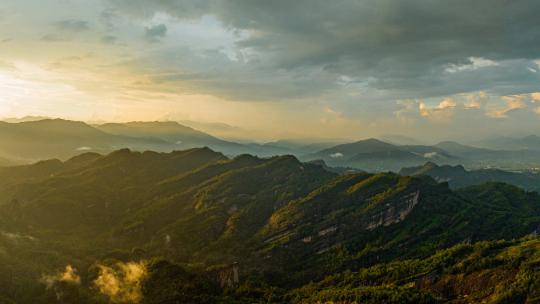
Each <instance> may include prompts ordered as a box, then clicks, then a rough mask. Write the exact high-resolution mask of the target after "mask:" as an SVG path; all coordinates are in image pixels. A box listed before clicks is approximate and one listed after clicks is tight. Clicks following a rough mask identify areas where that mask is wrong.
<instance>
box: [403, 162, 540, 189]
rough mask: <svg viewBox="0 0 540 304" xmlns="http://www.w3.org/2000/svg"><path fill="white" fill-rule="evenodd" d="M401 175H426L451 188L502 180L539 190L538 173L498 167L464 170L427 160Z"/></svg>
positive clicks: (539, 178)
mask: <svg viewBox="0 0 540 304" xmlns="http://www.w3.org/2000/svg"><path fill="white" fill-rule="evenodd" d="M399 174H401V175H410V176H420V175H428V176H431V177H432V178H434V179H435V180H437V181H439V182H448V183H449V184H450V187H452V188H462V187H466V186H472V185H477V184H481V183H486V182H503V183H508V184H513V185H516V186H519V187H521V188H523V189H526V190H534V191H538V190H540V174H537V173H529V172H521V173H518V172H508V171H503V170H499V169H479V170H466V169H465V168H464V167H463V166H461V165H457V166H450V165H442V166H438V165H437V164H435V163H433V162H427V163H425V164H424V165H423V166H417V167H409V168H403V169H401V170H400V171H399Z"/></svg>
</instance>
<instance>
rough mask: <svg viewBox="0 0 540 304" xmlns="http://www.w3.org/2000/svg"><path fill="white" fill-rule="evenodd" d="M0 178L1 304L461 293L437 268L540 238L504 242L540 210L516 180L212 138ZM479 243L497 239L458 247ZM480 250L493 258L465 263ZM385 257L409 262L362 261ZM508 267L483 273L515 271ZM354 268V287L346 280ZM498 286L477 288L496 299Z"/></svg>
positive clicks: (16, 170)
mask: <svg viewBox="0 0 540 304" xmlns="http://www.w3.org/2000/svg"><path fill="white" fill-rule="evenodd" d="M375 144H377V145H379V144H378V143H375ZM379 147H382V148H386V147H387V146H385V145H379ZM343 151H349V150H343ZM0 190H1V191H0V272H1V273H11V274H14V275H12V276H11V277H5V276H3V277H2V280H0V290H2V291H3V292H2V295H3V296H4V297H5V300H4V301H5V302H7V303H10V302H9V301H14V300H15V299H16V300H17V303H55V302H60V303H66V302H68V303H107V302H109V301H112V302H115V301H116V302H122V301H123V302H130V301H131V300H130V301H127V300H125V299H124V298H122V299H123V300H119V299H117V298H115V297H117V296H120V295H122V296H128V295H132V296H134V297H135V296H137V297H138V298H137V301H139V302H140V301H142V302H141V303H176V302H181V303H254V302H255V303H259V302H266V303H268V302H270V303H284V302H292V303H311V301H312V300H317V299H320V300H323V299H324V300H325V301H328V300H330V299H338V298H340V297H341V298H343V299H364V300H363V301H365V302H366V303H380V301H383V300H381V299H386V298H387V299H389V300H388V301H389V302H388V303H421V302H414V301H428V302H425V303H438V301H439V302H440V301H454V300H458V299H460V298H462V297H463V296H465V295H468V294H469V291H468V290H469V289H467V288H468V287H466V286H468V285H465V284H466V282H464V283H455V282H453V281H445V280H443V279H441V278H443V277H444V278H447V277H448V276H449V275H458V274H460V273H464V274H467V275H470V274H471V273H475V272H474V271H476V272H478V273H480V271H482V270H483V271H487V270H488V269H493V268H494V267H503V266H502V265H508V264H510V263H511V261H514V260H511V259H514V257H515V249H512V246H514V247H515V246H518V247H519V248H524V249H523V250H524V253H523V259H517V258H516V260H515V261H516V263H517V262H519V263H525V264H523V265H529V264H526V263H529V262H530V263H533V262H534V257H533V256H532V253H525V251H526V249H525V248H528V247H527V246H536V245H529V243H526V241H523V243H520V242H521V241H512V242H501V243H497V242H496V240H504V239H506V240H512V239H517V238H522V237H527V236H528V235H531V234H535V233H536V231H537V229H538V226H539V224H540V195H539V194H538V193H536V192H527V191H525V190H522V189H520V188H518V187H515V186H512V185H508V184H503V183H494V182H490V183H486V184H480V185H475V186H470V187H466V188H460V189H457V190H456V189H452V188H450V187H449V186H448V184H447V183H439V182H437V181H436V180H435V179H433V178H431V177H429V176H426V175H418V176H401V175H398V174H395V173H365V172H359V173H351V174H341V175H340V174H336V173H334V172H330V171H328V170H326V169H325V167H324V166H322V165H320V164H318V163H305V162H301V161H300V160H298V159H297V158H296V157H294V156H290V155H284V156H275V157H269V158H259V157H256V156H252V155H247V154H244V155H239V156H236V157H232V158H231V157H227V156H226V155H224V154H222V153H219V152H214V151H212V150H211V149H209V148H193V149H188V150H183V151H175V152H171V153H159V152H151V151H147V152H135V151H130V150H127V149H122V150H117V151H114V152H112V153H109V154H104V155H102V154H97V153H92V152H88V153H84V154H81V155H78V156H75V157H73V158H70V159H68V160H66V161H59V160H49V161H42V162H39V163H36V164H32V165H26V166H16V167H6V168H2V169H0ZM483 241H489V242H493V243H489V242H488V243H486V244H494V245H486V246H488V247H487V248H488V249H489V250H488V249H486V250H483V251H482V248H483V247H482V246H483V245H481V244H483V243H478V244H479V245H460V244H469V243H476V242H483ZM533 244H535V243H533ZM452 246H458V247H454V248H453V249H452V248H451V247H452ZM490 246H491V247H490ZM448 248H450V249H448ZM463 248H464V249H463ZM442 249H446V250H448V251H445V252H443V253H437V250H442ZM456 252H457V253H456ZM499 253H500V254H505V253H506V254H512V255H511V256H510V257H509V258H508V259H504V258H499V257H498V254H499ZM479 255H480V257H484V256H486V259H485V261H486V263H485V264H482V263H480V262H479V263H478V264H476V266H475V267H476V268H474V269H469V268H466V265H467V263H470V261H471V259H473V258H474V259H480V258H479V257H478V256H479ZM156 257H161V258H160V259H157V258H156ZM426 259H427V260H426ZM443 261H447V262H443ZM491 261H493V262H491ZM488 262H489V263H488ZM441 263H442V264H441ZM445 263H446V264H445ZM505 263H506V264H505ZM126 265H128V266H126ZM137 265H138V266H137ZM386 265H390V266H386ZM393 265H396V266H393ZM441 265H447V266H448V267H450V266H451V265H455V266H453V267H454V268H452V269H454V270H452V269H447V268H444V267H443V266H441ZM137 267H140V269H139V268H137ZM377 267H379V268H377ZM381 267H391V268H393V269H394V268H395V267H398V268H395V269H402V268H403V269H408V270H407V272H402V271H400V272H399V273H400V274H399V275H398V274H395V275H393V274H392V272H391V271H386V272H384V273H383V274H380V277H379V279H375V278H374V279H373V280H371V279H366V277H365V276H364V275H361V274H366V275H368V274H369V275H370V276H371V275H375V274H377V273H378V272H377V271H378V270H377V269H381ZM399 267H402V268H399ZM407 267H409V268H407ZM441 267H442V268H441ZM73 269H76V274H74V273H75V270H73ZM125 269H128V270H129V271H140V273H144V277H142V274H141V279H140V281H136V282H137V286H138V287H137V286H135V287H130V286H127V284H128V283H129V281H126V282H124V283H122V284H124V285H120V286H118V287H117V288H118V289H115V290H123V289H122V288H134V289H133V290H135V291H136V292H137V294H131V293H128V294H119V292H120V291H117V293H115V294H111V293H108V290H109V289H99V288H98V289H96V286H101V285H99V284H102V283H103V280H104V279H103V275H104V272H105V274H107V275H108V277H109V279H111V280H112V278H114V280H123V279H122V278H125V276H127V272H125V271H127V270H125ZM137 269H139V270H137ZM351 269H352V270H353V271H354V272H353V273H352V274H351V273H349V272H348V271H350V270H351ZM59 270H61V271H65V272H64V273H62V274H61V275H54V273H55V271H59ZM396 271H398V270H396ZM403 271H405V270H403ZM66 273H68V274H66ZM129 273H131V272H129ZM507 275H508V276H509V277H504V278H503V277H501V278H499V277H497V278H494V279H493V280H494V281H492V282H491V281H490V282H489V283H485V284H487V285H488V286H498V285H497V284H500V283H503V282H506V281H507V280H512V277H511V276H514V277H515V276H518V275H520V273H508V274H507ZM524 275H525V274H524ZM431 277H433V278H434V279H433V280H432V283H430V284H432V285H426V284H424V283H422V282H424V281H425V280H428V279H430V278H431ZM55 278H56V279H55ZM75 278H78V279H75ZM435 278H437V279H435ZM448 278H449V277H448ZM48 279H51V280H52V281H51V280H49V281H51V282H50V284H49V283H48V281H47V280H48ZM351 280H354V282H357V283H354V284H356V285H355V286H357V287H358V288H355V289H348V291H345V290H342V289H340V286H344V284H349V283H348V282H352V281H351ZM364 280H369V284H366V283H360V282H366V281H364ZM471 280H473V278H471ZM529 280H532V281H531V282H536V281H535V279H529ZM44 282H45V283H44ZM122 282H123V281H122ZM310 282H318V283H316V284H314V283H310ZM385 282H388V283H389V284H390V282H392V283H391V284H393V285H394V286H399V288H398V289H395V290H393V289H389V288H388V285H385V284H386V283H385ZM411 282H416V283H415V284H419V285H416V286H420V287H415V286H413V285H410V284H411ZM430 282H431V281H430ZM351 284H352V283H351ZM457 284H460V285H459V286H456V285H457ZM531 284H532V283H531ZM21 286H25V288H21ZM325 286H327V287H325ZM368 286H371V287H368ZM430 286H431V287H430ZM433 286H439V287H437V288H436V287H433ZM519 286H521V285H519ZM449 288H451V289H452V292H449V290H450V289H449ZM501 288H502V287H501ZM501 288H494V289H490V290H489V292H487V291H486V293H483V294H480V293H479V294H477V295H476V296H478V297H483V298H484V299H487V298H488V297H497V298H500V297H503V295H502V293H504V290H506V289H501ZM508 288H509V287H508ZM516 288H517V287H516ZM129 290H131V289H129ZM179 290H182V292H178V291H179ZM501 290H502V291H501ZM516 290H517V289H516ZM308 291H312V292H308ZM517 291H519V290H517ZM517 291H516V292H517ZM344 292H346V294H343V293H344ZM520 292H521V295H522V296H525V297H531V299H533V296H534V295H535V294H534V293H532V291H531V292H529V291H520ZM500 293H501V294H500ZM334 297H337V298H334ZM141 299H142V300H141ZM391 299H393V300H391ZM133 301H134V302H135V300H133ZM370 301H371V302H370ZM377 301H379V302H377ZM384 301H385V300H384ZM392 301H393V302H392ZM351 302H352V300H351ZM351 302H346V303H351ZM493 303H495V302H493Z"/></svg>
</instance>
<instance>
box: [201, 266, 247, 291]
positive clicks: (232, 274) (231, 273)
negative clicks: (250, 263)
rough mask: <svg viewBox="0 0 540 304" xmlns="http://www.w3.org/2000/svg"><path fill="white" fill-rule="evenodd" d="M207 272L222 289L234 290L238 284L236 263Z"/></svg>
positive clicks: (238, 271)
mask: <svg viewBox="0 0 540 304" xmlns="http://www.w3.org/2000/svg"><path fill="white" fill-rule="evenodd" d="M208 271H209V272H210V273H211V276H212V277H213V278H214V280H215V281H216V282H217V283H218V285H219V286H220V287H221V288H222V289H224V288H235V287H238V285H239V284H240V265H239V264H238V263H232V264H227V265H220V266H214V267H213V268H211V269H209V270H208Z"/></svg>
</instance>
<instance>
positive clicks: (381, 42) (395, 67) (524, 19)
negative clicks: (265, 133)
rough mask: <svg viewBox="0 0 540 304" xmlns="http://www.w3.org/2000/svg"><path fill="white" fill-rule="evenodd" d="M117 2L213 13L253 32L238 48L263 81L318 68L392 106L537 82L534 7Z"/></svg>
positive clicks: (496, 0)
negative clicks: (390, 100) (389, 99)
mask: <svg viewBox="0 0 540 304" xmlns="http://www.w3.org/2000/svg"><path fill="white" fill-rule="evenodd" d="M110 1H111V3H112V4H113V6H114V7H115V8H117V10H118V11H119V12H122V13H124V14H127V15H130V16H133V17H134V18H142V19H151V18H154V17H155V16H157V15H159V14H166V15H169V16H171V17H173V18H176V19H177V20H180V21H191V20H194V19H195V20H196V19H201V18H203V16H214V17H215V18H216V19H217V20H219V22H221V23H222V24H223V27H224V28H227V29H230V31H235V32H243V33H247V35H245V36H242V37H241V38H240V39H239V40H238V41H237V42H236V43H235V48H236V51H238V52H249V54H250V56H251V58H253V61H252V62H257V63H259V64H260V67H263V66H264V69H262V68H260V67H259V69H258V71H257V73H255V74H253V75H251V76H252V79H260V80H261V81H267V79H265V78H264V74H265V73H267V72H268V70H274V71H278V70H279V71H281V72H282V73H283V74H284V75H287V74H294V73H295V71H302V70H312V69H314V70H320V71H322V73H325V74H329V75H332V76H333V77H334V79H337V78H338V77H340V76H341V75H348V77H350V78H351V79H355V80H357V81H359V82H366V81H367V80H368V79H372V81H370V84H369V85H370V87H372V88H375V89H379V90H386V91H390V92H392V93H393V94H394V97H395V99H397V98H400V99H409V98H412V99H414V98H428V97H439V96H448V95H453V94H457V93H465V92H470V91H478V90H486V91H490V92H491V91H497V92H499V91H501V94H502V95H508V94H516V93H523V90H530V89H531V88H532V87H534V86H537V84H538V79H539V76H538V75H534V73H530V72H529V71H528V70H527V68H526V67H528V66H531V64H532V62H533V61H534V60H537V59H538V58H537V57H538V53H537V52H536V51H535V50H537V49H540V39H531V38H530V37H537V36H538V35H540V25H539V24H538V22H537V16H536V13H534V12H536V11H538V10H539V9H540V4H539V3H538V2H537V1H534V0H528V1H522V2H519V3H510V2H508V1H505V0H480V1H475V3H474V4H473V5H471V3H470V1H465V0H458V1H452V2H451V3H450V2H448V3H446V2H445V3H439V2H437V3H435V2H430V1H425V0H413V1H407V2H406V3H403V2H402V1H395V0H382V1H376V2H373V1H356V0H355V1H353V0H348V1H344V2H341V3H339V5H336V3H334V2H332V1H323V0H315V1H312V0H298V1H294V3H291V2H290V1H284V0H278V1H269V2H265V3H263V4H261V3H259V2H253V1H247V0H238V1H214V0H202V1H197V2H196V3H193V2H192V1H173V0H163V1H150V0H133V1H131V0H130V1H127V0H110ZM336 16H339V18H337V17H336ZM501 16H506V17H505V18H502V19H501ZM510 25H511V26H510ZM501 28H504V29H505V30H504V31H501ZM537 74H538V73H537ZM224 75H227V74H221V75H220V76H222V77H223V76H224ZM227 85H231V86H235V85H241V84H238V83H235V82H230V83H227ZM516 86H517V87H516ZM262 89H266V90H271V89H272V87H271V86H268V87H267V88H264V87H262ZM309 89H310V88H309V87H307V88H306V89H305V90H306V91H307V90H309ZM334 89H335V90H338V89H339V88H338V87H334ZM230 90H233V88H231V89H230ZM516 90H520V91H521V92H516ZM214 93H216V94H219V92H215V91H214Z"/></svg>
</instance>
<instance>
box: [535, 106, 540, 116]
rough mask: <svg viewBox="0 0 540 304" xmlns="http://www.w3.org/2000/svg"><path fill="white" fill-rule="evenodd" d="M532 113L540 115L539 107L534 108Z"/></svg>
mask: <svg viewBox="0 0 540 304" xmlns="http://www.w3.org/2000/svg"><path fill="white" fill-rule="evenodd" d="M534 113H536V114H538V115H540V107H536V108H535V109H534Z"/></svg>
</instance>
